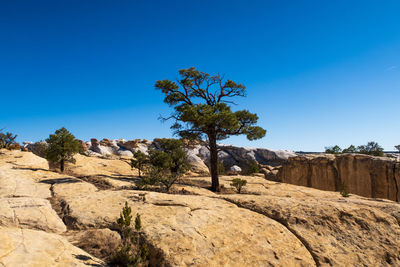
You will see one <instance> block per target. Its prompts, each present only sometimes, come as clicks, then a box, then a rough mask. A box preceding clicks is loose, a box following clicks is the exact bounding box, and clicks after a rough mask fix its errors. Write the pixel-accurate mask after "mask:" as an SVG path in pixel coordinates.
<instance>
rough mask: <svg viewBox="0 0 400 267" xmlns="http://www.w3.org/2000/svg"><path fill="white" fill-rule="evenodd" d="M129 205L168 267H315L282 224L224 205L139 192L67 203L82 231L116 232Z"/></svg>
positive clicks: (95, 195)
mask: <svg viewBox="0 0 400 267" xmlns="http://www.w3.org/2000/svg"><path fill="white" fill-rule="evenodd" d="M126 200H127V201H128V203H129V205H130V206H131V207H132V213H133V215H135V214H136V213H139V214H141V218H142V225H143V229H144V233H145V235H146V239H147V240H148V242H150V243H151V244H152V245H153V246H155V249H156V250H158V251H159V254H160V255H162V259H163V262H164V265H170V266H187V265H196V266H206V265H209V266H221V265H225V266H244V265H249V266H263V265H268V264H275V265H281V266H314V265H315V264H314V261H313V259H312V257H311V255H310V254H309V253H308V251H307V250H306V249H305V247H304V246H303V245H302V244H301V242H300V241H299V240H298V239H297V238H296V237H295V236H294V235H293V234H292V233H291V232H290V231H288V230H287V229H285V227H283V226H282V225H281V224H279V223H277V222H275V221H274V220H271V219H268V218H266V217H265V216H263V215H260V214H257V213H255V212H251V211H248V210H246V209H241V208H238V207H236V206H235V205H232V204H230V203H228V202H226V201H223V200H219V199H212V198H208V197H202V196H183V195H168V194H160V193H154V192H138V191H136V192H135V191H119V192H116V191H102V192H98V193H92V194H90V195H88V194H86V195H82V196H80V197H79V198H77V197H73V198H65V201H66V203H68V210H69V212H70V213H69V216H70V217H71V218H74V225H73V226H74V227H75V228H78V229H79V228H82V229H85V228H88V227H111V228H112V227H115V226H114V222H115V220H116V218H117V217H118V216H119V211H120V210H121V208H122V206H123V204H124V202H125V201H126ZM82 203H85V205H82ZM99 206H101V209H97V208H96V207H99ZM249 244H251V245H249ZM158 265H161V264H160V263H158Z"/></svg>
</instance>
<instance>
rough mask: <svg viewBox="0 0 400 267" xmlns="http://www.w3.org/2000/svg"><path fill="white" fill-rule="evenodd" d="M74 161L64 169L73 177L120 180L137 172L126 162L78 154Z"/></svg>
mask: <svg viewBox="0 0 400 267" xmlns="http://www.w3.org/2000/svg"><path fill="white" fill-rule="evenodd" d="M74 159H75V164H71V163H68V164H67V165H66V167H65V170H66V172H67V173H69V174H71V175H73V176H77V177H81V176H92V175H103V176H112V177H120V178H121V179H122V178H124V177H126V176H128V177H131V176H135V175H137V170H136V169H132V168H131V166H130V165H129V162H126V161H122V160H117V159H102V158H97V157H87V156H83V155H80V154H76V155H75V156H74Z"/></svg>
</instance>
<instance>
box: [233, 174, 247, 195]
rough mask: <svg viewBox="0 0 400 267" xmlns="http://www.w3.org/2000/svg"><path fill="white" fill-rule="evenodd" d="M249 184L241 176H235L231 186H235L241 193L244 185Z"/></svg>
mask: <svg viewBox="0 0 400 267" xmlns="http://www.w3.org/2000/svg"><path fill="white" fill-rule="evenodd" d="M246 184H247V181H246V180H244V179H240V178H235V179H233V180H232V183H231V186H233V187H235V188H236V190H237V192H238V193H239V194H240V192H241V191H242V188H243V186H245V185H246Z"/></svg>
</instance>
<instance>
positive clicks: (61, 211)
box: [48, 184, 72, 230]
mask: <svg viewBox="0 0 400 267" xmlns="http://www.w3.org/2000/svg"><path fill="white" fill-rule="evenodd" d="M53 186H54V184H52V185H51V186H50V193H51V197H50V198H48V200H49V201H50V205H51V207H52V208H53V210H54V211H55V212H56V213H57V215H58V217H60V219H61V220H62V221H63V223H64V224H65V226H66V227H67V230H71V229H72V228H71V225H69V224H67V223H66V221H65V217H66V216H67V215H68V214H66V212H65V211H66V209H65V206H66V203H65V202H64V201H63V200H60V199H58V198H57V197H56V196H55V193H54V188H53Z"/></svg>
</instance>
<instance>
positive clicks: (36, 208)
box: [0, 197, 67, 233]
mask: <svg viewBox="0 0 400 267" xmlns="http://www.w3.org/2000/svg"><path fill="white" fill-rule="evenodd" d="M0 225H2V226H8V227H10V226H11V227H15V228H17V227H19V228H25V229H37V230H43V231H46V232H53V233H62V232H65V231H66V230H67V228H66V227H65V225H64V223H63V222H62V221H61V219H60V218H59V217H58V215H57V214H56V212H55V211H54V210H53V209H52V207H51V205H50V203H49V201H48V200H46V199H41V198H27V197H18V198H1V199H0Z"/></svg>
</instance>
